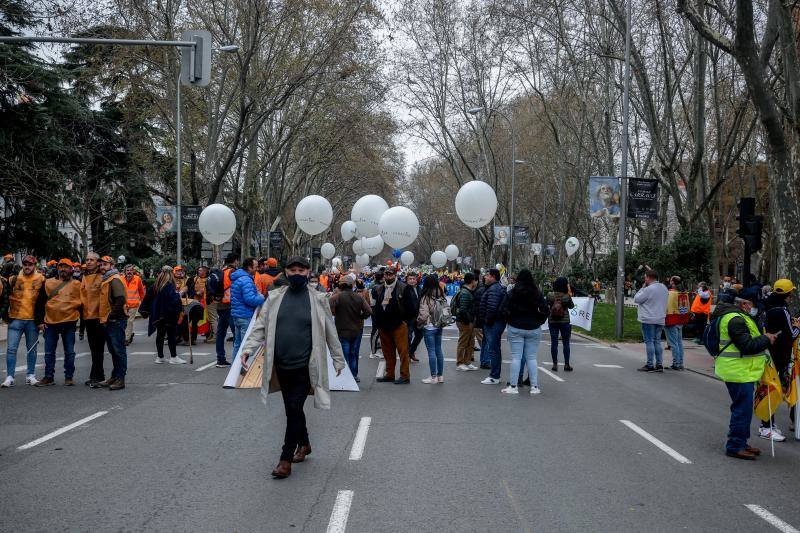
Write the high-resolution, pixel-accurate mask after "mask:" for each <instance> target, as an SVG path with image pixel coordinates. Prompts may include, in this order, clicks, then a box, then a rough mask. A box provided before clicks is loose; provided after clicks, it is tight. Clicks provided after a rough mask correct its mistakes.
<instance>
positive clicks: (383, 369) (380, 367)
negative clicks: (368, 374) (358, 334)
mask: <svg viewBox="0 0 800 533" xmlns="http://www.w3.org/2000/svg"><path fill="white" fill-rule="evenodd" d="M384 374H386V361H384V360H383V359H381V361H380V362H379V363H378V371H377V372H375V377H376V378H382V377H383V376H384Z"/></svg>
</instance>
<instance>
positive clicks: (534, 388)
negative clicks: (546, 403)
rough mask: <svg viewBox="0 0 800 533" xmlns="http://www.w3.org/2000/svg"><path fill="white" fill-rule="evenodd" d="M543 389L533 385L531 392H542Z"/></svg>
mask: <svg viewBox="0 0 800 533" xmlns="http://www.w3.org/2000/svg"><path fill="white" fill-rule="evenodd" d="M541 393H542V391H540V390H539V387H531V394H541Z"/></svg>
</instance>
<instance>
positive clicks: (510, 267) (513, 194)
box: [467, 106, 517, 273]
mask: <svg viewBox="0 0 800 533" xmlns="http://www.w3.org/2000/svg"><path fill="white" fill-rule="evenodd" d="M486 110H487V109H486V107H484V106H480V107H473V108H471V109H467V113H469V114H470V115H477V114H478V113H481V112H484V111H486ZM488 110H489V111H494V112H495V113H497V114H498V115H500V116H501V117H503V119H505V121H506V122H507V123H508V129H509V131H510V132H511V232H510V233H511V234H510V235H509V238H508V271H509V272H510V273H513V272H514V207H515V203H516V196H517V194H516V188H517V173H516V167H517V138H516V135H514V123H513V122H511V119H510V118H508V115H506V114H505V113H503V112H502V111H500V110H499V109H497V108H494V107H492V108H489V109H488Z"/></svg>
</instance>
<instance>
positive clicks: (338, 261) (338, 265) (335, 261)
mask: <svg viewBox="0 0 800 533" xmlns="http://www.w3.org/2000/svg"><path fill="white" fill-rule="evenodd" d="M331 266H332V267H333V268H341V267H342V258H341V257H339V256H338V255H337V256H336V257H334V258H333V259H331Z"/></svg>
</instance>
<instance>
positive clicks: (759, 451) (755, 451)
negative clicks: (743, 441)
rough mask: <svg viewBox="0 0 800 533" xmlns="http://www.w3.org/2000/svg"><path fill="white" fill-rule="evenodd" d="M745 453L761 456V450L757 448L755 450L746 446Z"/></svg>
mask: <svg viewBox="0 0 800 533" xmlns="http://www.w3.org/2000/svg"><path fill="white" fill-rule="evenodd" d="M745 451H748V452H750V453H752V454H753V455H756V456H757V455H761V450H760V449H759V448H755V447H753V446H748V447H747V448H745Z"/></svg>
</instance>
